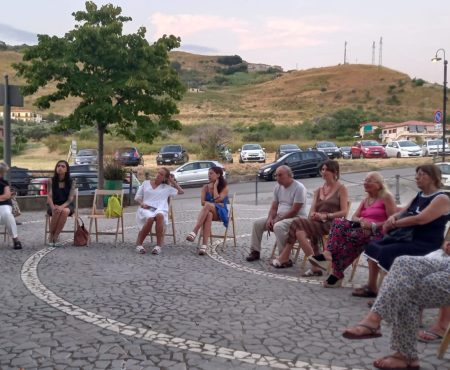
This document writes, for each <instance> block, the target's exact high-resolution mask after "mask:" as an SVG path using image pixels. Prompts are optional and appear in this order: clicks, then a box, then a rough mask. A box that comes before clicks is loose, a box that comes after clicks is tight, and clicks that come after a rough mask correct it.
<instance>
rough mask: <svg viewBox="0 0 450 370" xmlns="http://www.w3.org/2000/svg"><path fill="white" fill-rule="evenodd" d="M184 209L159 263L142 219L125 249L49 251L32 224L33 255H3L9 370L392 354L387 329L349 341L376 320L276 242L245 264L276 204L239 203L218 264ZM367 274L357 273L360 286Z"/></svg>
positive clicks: (365, 361) (427, 350) (108, 241)
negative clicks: (194, 235)
mask: <svg viewBox="0 0 450 370" xmlns="http://www.w3.org/2000/svg"><path fill="white" fill-rule="evenodd" d="M175 207H176V209H177V212H176V221H177V237H178V240H179V241H180V242H179V243H178V244H177V245H176V246H174V245H170V244H168V245H167V246H166V247H165V248H163V251H162V254H161V255H160V256H153V255H151V254H146V255H139V254H136V252H135V251H134V247H133V246H134V242H133V241H134V239H135V236H136V229H135V228H134V225H133V224H134V215H133V213H132V212H130V214H128V215H127V216H126V219H125V221H126V227H127V230H126V242H125V243H124V244H123V245H118V246H117V247H114V246H113V243H112V241H113V238H112V237H103V238H102V239H101V241H102V242H101V243H99V244H94V245H92V246H91V247H89V248H74V247H64V248H58V249H56V250H51V249H43V222H42V221H43V217H42V215H41V214H38V213H35V214H27V215H25V216H24V217H23V222H24V224H23V225H22V226H20V229H19V231H20V236H21V239H22V240H23V241H24V245H25V249H24V250H22V251H13V250H12V249H11V248H10V247H2V248H1V249H0V253H1V254H2V258H1V259H0V278H1V282H2V283H1V284H2V290H1V293H0V295H1V302H2V304H1V305H0V321H1V323H2V324H1V328H0V368H1V369H17V368H25V369H27V370H28V369H80V368H82V369H106V368H107V369H231V368H238V369H265V368H283V367H290V368H301V369H358V368H359V369H366V368H371V362H372V360H373V359H374V358H377V357H379V356H381V355H385V354H386V353H387V351H388V337H389V336H388V333H389V328H388V327H384V328H383V329H384V333H385V336H384V337H382V338H380V339H377V340H369V341H353V342H349V341H347V340H345V339H343V338H342V337H341V331H342V329H343V328H344V327H346V326H348V325H351V324H353V323H355V321H356V320H358V319H359V318H360V317H361V316H362V315H363V314H364V313H365V312H366V311H367V307H366V301H365V300H364V299H362V300H361V299H358V298H353V297H351V296H350V289H347V288H343V289H323V288H322V287H321V286H320V285H319V282H318V281H319V280H320V279H299V278H298V276H299V273H300V272H301V268H300V267H299V266H298V265H297V266H295V267H294V268H292V269H285V270H283V271H279V270H276V269H275V268H272V267H271V266H270V265H269V256H270V252H271V246H272V245H273V240H265V241H264V247H263V255H262V257H263V258H262V259H261V260H260V261H258V262H255V263H248V262H245V256H246V255H247V254H248V244H249V232H250V230H251V223H252V220H253V219H254V218H256V217H260V216H262V215H265V214H266V212H267V206H258V207H255V206H251V205H242V204H241V205H239V204H238V205H237V207H236V209H237V218H238V222H237V233H238V235H240V236H241V237H239V239H238V248H236V249H235V248H233V247H232V243H231V242H229V243H228V245H229V246H228V247H227V248H226V249H224V250H222V249H221V248H218V249H217V250H215V249H212V250H211V251H210V255H211V257H212V258H209V257H207V256H198V255H197V254H196V248H195V246H194V245H193V244H189V243H185V242H184V237H185V235H186V233H187V232H188V231H189V229H190V228H191V227H192V226H193V222H194V219H195V216H196V212H197V210H198V205H197V202H195V203H194V202H189V201H183V202H175ZM129 210H130V211H132V209H131V208H130V209H129ZM41 217H42V221H40V220H39V219H40V218H41ZM215 227H218V230H220V228H219V227H220V226H219V225H216V226H215ZM168 242H170V238H169V240H168ZM218 262H220V263H218ZM21 271H22V278H23V280H24V281H23V282H22V280H21ZM366 274H367V270H366V269H365V268H364V267H361V268H359V270H358V273H357V276H356V278H355V283H356V284H360V283H362V282H363V281H364V279H365V278H366ZM280 276H281V277H283V278H279V277H280ZM24 283H25V284H27V285H28V286H29V288H30V289H31V290H32V291H33V293H34V294H32V293H31V292H30V291H29V290H28V289H27V288H26V287H25V285H24ZM434 313H435V312H431V313H427V315H426V317H425V323H426V324H428V323H429V322H430V321H431V319H432V314H434ZM420 350H421V359H422V363H421V364H422V367H423V368H424V369H443V368H446V366H447V368H448V355H447V357H446V359H444V360H438V359H437V358H436V346H435V345H424V344H421V345H420Z"/></svg>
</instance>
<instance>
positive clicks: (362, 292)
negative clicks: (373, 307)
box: [352, 286, 377, 298]
mask: <svg viewBox="0 0 450 370" xmlns="http://www.w3.org/2000/svg"><path fill="white" fill-rule="evenodd" d="M352 296H353V297H361V298H376V297H377V293H375V292H373V291H372V290H371V289H370V288H369V287H368V286H363V287H362V288H357V289H355V290H354V291H353V292H352Z"/></svg>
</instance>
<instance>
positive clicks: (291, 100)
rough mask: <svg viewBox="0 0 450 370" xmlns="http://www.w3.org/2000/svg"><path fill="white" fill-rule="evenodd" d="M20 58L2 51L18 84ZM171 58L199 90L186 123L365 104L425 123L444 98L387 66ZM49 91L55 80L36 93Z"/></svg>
mask: <svg viewBox="0 0 450 370" xmlns="http://www.w3.org/2000/svg"><path fill="white" fill-rule="evenodd" d="M21 58H22V57H21V54H20V53H18V52H14V51H2V52H0V70H1V71H2V72H3V73H8V74H9V76H10V83H11V84H20V83H21V82H22V81H20V80H18V79H17V78H16V77H15V72H14V70H13V69H12V67H11V64H12V63H14V62H18V61H20V60H21ZM171 60H172V63H173V64H174V65H175V66H176V68H177V69H178V70H179V73H180V76H181V77H182V79H183V81H184V82H185V83H186V85H187V86H188V87H198V88H200V90H201V92H189V91H188V92H187V93H186V95H185V97H184V99H183V100H182V102H181V103H180V104H179V108H180V114H179V116H178V119H180V121H181V122H182V123H183V124H203V123H223V124H242V125H249V124H253V123H258V122H261V121H270V122H273V123H274V124H298V123H301V122H303V121H305V120H317V119H318V118H320V117H321V116H323V115H325V114H328V113H332V112H335V111H337V110H340V109H343V108H351V109H359V110H363V111H366V112H369V113H371V114H372V115H373V116H376V117H378V118H379V119H380V120H384V121H402V120H405V121H406V120H413V119H417V120H424V121H430V120H431V119H432V116H433V112H434V111H435V110H436V109H437V108H439V107H440V105H441V104H442V103H441V100H442V90H441V87H439V86H437V85H430V84H426V83H425V84H423V81H421V80H412V79H411V78H410V77H409V76H408V75H406V74H404V73H401V72H397V71H394V70H391V69H388V68H384V67H382V68H378V67H377V66H371V65H357V64H348V65H339V66H332V67H324V68H314V69H309V70H302V71H290V72H286V73H279V72H273V71H272V72H268V73H265V72H252V73H247V72H236V73H232V74H226V73H223V70H224V67H225V66H224V65H223V64H220V63H219V62H218V57H216V56H202V55H194V54H189V53H185V52H172V53H171ZM49 89H52V86H49V87H47V88H46V89H44V90H43V91H41V92H39V94H43V93H45V92H47V91H49ZM37 96H38V95H36V96H31V97H27V98H26V99H25V106H26V107H28V108H32V103H33V101H34V100H35V99H36V97H37ZM75 105H76V100H75V99H68V100H66V101H64V102H59V103H57V104H55V105H54V106H53V107H52V108H51V109H50V110H49V111H48V112H53V113H56V114H61V115H67V114H68V113H69V112H70V111H71V110H72V109H73V107H74V106H75ZM48 112H43V113H44V114H45V113H48Z"/></svg>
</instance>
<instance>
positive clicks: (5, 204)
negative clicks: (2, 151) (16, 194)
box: [0, 162, 22, 249]
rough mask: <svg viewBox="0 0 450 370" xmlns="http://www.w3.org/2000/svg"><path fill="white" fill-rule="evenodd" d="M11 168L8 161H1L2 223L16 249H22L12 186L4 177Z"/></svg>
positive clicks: (0, 215) (0, 194) (0, 202)
mask: <svg viewBox="0 0 450 370" xmlns="http://www.w3.org/2000/svg"><path fill="white" fill-rule="evenodd" d="M8 170H9V168H8V165H7V164H6V163H3V162H1V163H0V224H2V225H5V227H6V231H7V232H8V234H9V235H10V236H11V237H12V240H13V243H14V249H22V243H21V242H20V241H19V238H18V236H17V225H16V220H15V218H14V216H13V214H12V203H11V187H10V185H9V182H8V181H6V180H5V179H4V178H3V177H4V176H5V174H6V172H8Z"/></svg>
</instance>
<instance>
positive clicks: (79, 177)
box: [28, 172, 141, 195]
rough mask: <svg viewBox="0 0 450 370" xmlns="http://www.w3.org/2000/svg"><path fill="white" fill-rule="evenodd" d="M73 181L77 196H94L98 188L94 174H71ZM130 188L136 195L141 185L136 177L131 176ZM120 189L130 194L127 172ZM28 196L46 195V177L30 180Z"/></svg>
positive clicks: (95, 174)
mask: <svg viewBox="0 0 450 370" xmlns="http://www.w3.org/2000/svg"><path fill="white" fill-rule="evenodd" d="M70 175H71V177H72V178H73V179H75V181H76V185H77V189H78V194H79V195H89V194H94V193H95V189H97V186H98V176H97V173H95V172H82V173H71V174H70ZM131 181H132V186H131V193H132V194H136V191H137V189H138V188H139V186H140V185H141V183H140V181H139V180H138V178H137V177H136V175H135V174H134V173H133V174H132V180H131ZM122 189H123V191H124V192H125V194H129V193H130V173H129V172H127V174H126V175H125V178H124V180H123V184H122ZM28 194H29V195H47V194H48V177H38V178H35V179H33V180H31V182H30V184H29V187H28Z"/></svg>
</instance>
